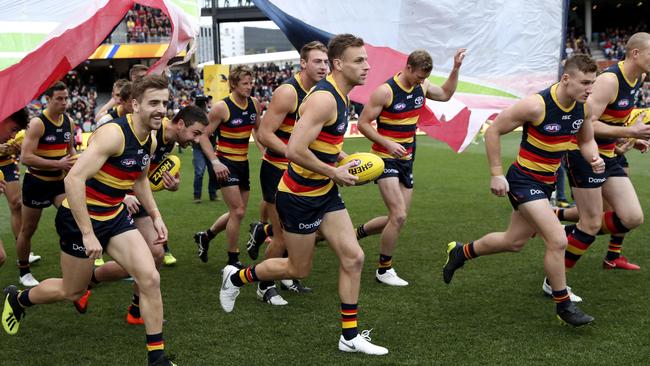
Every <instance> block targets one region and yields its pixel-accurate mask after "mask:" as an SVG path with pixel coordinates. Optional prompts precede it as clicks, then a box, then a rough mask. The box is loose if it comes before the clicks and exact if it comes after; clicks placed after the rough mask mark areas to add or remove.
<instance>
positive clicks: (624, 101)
mask: <svg viewBox="0 0 650 366" xmlns="http://www.w3.org/2000/svg"><path fill="white" fill-rule="evenodd" d="M628 105H630V101H629V100H628V99H621V100H619V101H618V106H619V107H621V108H625V107H627V106H628Z"/></svg>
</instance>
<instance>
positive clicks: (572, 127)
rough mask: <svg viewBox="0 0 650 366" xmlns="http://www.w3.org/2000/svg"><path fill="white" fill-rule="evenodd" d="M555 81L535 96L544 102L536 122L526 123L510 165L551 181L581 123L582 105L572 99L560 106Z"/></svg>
mask: <svg viewBox="0 0 650 366" xmlns="http://www.w3.org/2000/svg"><path fill="white" fill-rule="evenodd" d="M557 87H558V84H555V85H553V86H551V87H550V88H548V89H545V90H543V91H541V92H539V93H538V94H537V95H538V96H539V97H540V98H541V99H542V101H543V102H544V105H545V114H544V117H543V118H542V119H541V120H540V121H535V122H531V123H526V124H525V125H524V131H523V134H522V136H521V144H520V148H519V155H517V160H516V162H515V163H514V165H515V166H516V167H517V168H519V170H521V171H522V172H524V173H525V174H527V175H529V176H531V177H532V178H534V179H535V180H538V181H540V182H542V183H546V184H553V183H555V177H556V173H557V170H558V169H559V166H560V161H561V160H562V157H563V156H564V154H565V153H566V151H567V150H569V149H571V146H572V142H571V140H572V137H573V136H574V135H575V134H576V133H577V132H578V130H579V129H580V126H581V125H582V123H583V122H584V116H585V105H584V104H582V103H577V102H573V104H572V105H571V106H569V107H563V106H561V105H560V103H559V102H558V101H557V96H556V90H557Z"/></svg>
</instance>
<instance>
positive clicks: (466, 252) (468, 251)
mask: <svg viewBox="0 0 650 366" xmlns="http://www.w3.org/2000/svg"><path fill="white" fill-rule="evenodd" d="M478 256H479V255H478V254H476V252H475V251H474V242H473V241H470V242H469V243H467V244H464V245H463V257H465V260H467V259H474V258H476V257H478Z"/></svg>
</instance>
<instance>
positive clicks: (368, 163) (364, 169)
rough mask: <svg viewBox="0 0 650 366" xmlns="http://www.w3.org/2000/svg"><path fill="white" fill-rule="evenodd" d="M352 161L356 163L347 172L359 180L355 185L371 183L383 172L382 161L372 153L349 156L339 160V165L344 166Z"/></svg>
mask: <svg viewBox="0 0 650 366" xmlns="http://www.w3.org/2000/svg"><path fill="white" fill-rule="evenodd" d="M352 160H356V161H357V162H358V163H357V164H356V165H355V166H353V167H351V168H349V169H348V172H350V174H352V175H354V176H357V177H358V178H359V180H358V181H357V183H356V185H361V184H366V183H368V182H372V181H374V180H375V179H377V178H378V177H379V176H380V175H381V174H382V173H383V172H384V161H383V160H382V159H381V158H380V157H379V156H377V155H375V154H372V153H354V154H350V155H348V156H347V157H346V158H345V159H343V160H341V161H340V162H339V165H345V164H347V163H348V162H350V161H352Z"/></svg>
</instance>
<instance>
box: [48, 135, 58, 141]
mask: <svg viewBox="0 0 650 366" xmlns="http://www.w3.org/2000/svg"><path fill="white" fill-rule="evenodd" d="M54 141H56V136H54V135H48V136H45V142H54Z"/></svg>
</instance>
